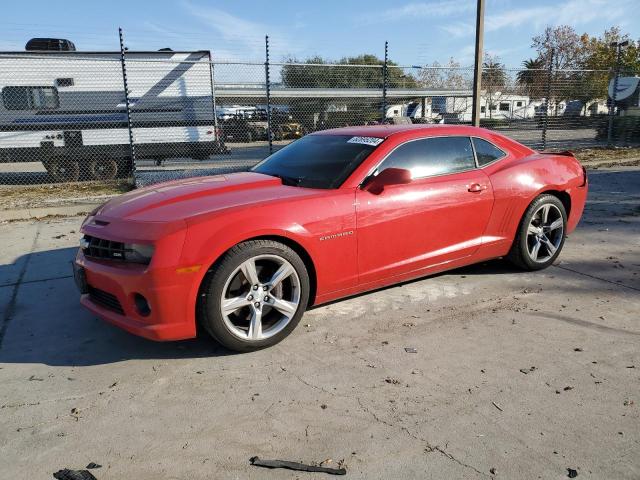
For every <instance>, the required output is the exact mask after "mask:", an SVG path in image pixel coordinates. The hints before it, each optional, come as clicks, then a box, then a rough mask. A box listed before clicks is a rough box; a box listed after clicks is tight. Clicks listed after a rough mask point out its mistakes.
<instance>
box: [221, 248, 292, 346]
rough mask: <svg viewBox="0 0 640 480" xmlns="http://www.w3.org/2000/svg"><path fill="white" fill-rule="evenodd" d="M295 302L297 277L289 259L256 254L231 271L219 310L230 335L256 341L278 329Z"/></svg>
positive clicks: (283, 323)
mask: <svg viewBox="0 0 640 480" xmlns="http://www.w3.org/2000/svg"><path fill="white" fill-rule="evenodd" d="M299 305H300V278H299V277H298V273H297V272H296V270H295V269H294V268H293V266H292V265H291V263H289V262H288V261H287V260H285V259H284V258H282V257H280V256H278V255H258V256H254V257H251V258H249V259H248V260H245V261H244V262H243V263H241V264H240V265H239V266H238V267H237V268H236V269H235V270H234V271H233V272H232V273H231V275H230V276H229V278H228V279H227V281H226V282H225V285H224V288H223V289H222V298H221V302H220V310H221V314H222V318H223V319H224V322H225V324H226V326H227V328H228V329H229V331H230V332H231V333H232V334H233V335H235V336H236V337H238V338H240V339H242V340H245V341H247V340H248V341H258V340H264V339H267V338H269V337H272V336H274V335H276V334H277V333H278V332H280V331H282V329H284V328H285V327H286V326H287V325H288V324H289V322H291V319H292V318H293V317H294V315H295V314H296V312H297V311H298V307H299Z"/></svg>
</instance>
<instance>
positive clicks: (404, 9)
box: [358, 0, 476, 24]
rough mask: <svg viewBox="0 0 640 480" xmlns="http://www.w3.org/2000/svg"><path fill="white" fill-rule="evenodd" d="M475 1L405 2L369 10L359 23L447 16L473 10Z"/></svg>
mask: <svg viewBox="0 0 640 480" xmlns="http://www.w3.org/2000/svg"><path fill="white" fill-rule="evenodd" d="M475 8H476V4H475V2H472V1H469V0H467V1H463V2H461V1H460V0H432V1H428V2H416V3H407V4H406V5H403V6H399V7H393V8H389V9H387V10H383V11H381V12H371V13H366V14H363V15H361V16H360V18H359V19H358V20H359V21H360V23H367V24H372V23H386V22H397V21H403V20H412V19H414V20H415V19H417V18H435V17H439V18H442V17H449V16H452V15H459V14H461V13H465V12H474V11H475Z"/></svg>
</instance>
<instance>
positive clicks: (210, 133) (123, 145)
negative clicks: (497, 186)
mask: <svg viewBox="0 0 640 480" xmlns="http://www.w3.org/2000/svg"><path fill="white" fill-rule="evenodd" d="M612 72H613V69H612V70H562V71H553V70H546V69H542V70H522V69H508V68H503V67H501V66H499V67H497V68H485V70H484V71H483V76H482V95H481V98H480V118H481V120H480V122H481V126H484V127H486V128H490V129H494V130H497V131H500V132H502V133H504V134H506V135H508V136H509V137H511V138H514V139H516V140H518V141H520V142H522V143H524V144H525V145H528V146H530V147H532V148H535V149H539V150H545V149H546V150H556V149H569V148H576V147H592V146H606V145H616V146H622V145H635V144H637V143H639V142H640V122H639V121H638V119H640V117H639V116H637V115H638V113H637V112H638V85H637V81H636V83H635V87H634V88H635V90H634V91H632V92H631V94H628V92H625V93H624V95H626V96H624V98H621V99H618V100H617V101H616V102H615V108H614V107H613V101H612V98H611V96H610V95H609V94H608V93H612V92H613V90H612V89H611V88H610V83H612V82H610V81H611V79H612V78H613V73H612ZM632 77H633V75H631V74H630V73H629V72H620V73H619V78H618V79H619V80H623V79H625V78H632ZM472 81H473V70H472V68H450V67H422V66H397V65H389V64H370V65H364V64H363V65H345V64H327V63H319V64H313V63H296V62H269V60H268V57H266V60H265V62H264V63H250V62H238V61H235V62H232V61H227V62H222V61H219V62H215V61H212V58H211V54H210V53H209V52H208V51H194V52H174V51H150V52H128V51H124V50H123V51H122V52H112V53H105V52H39V53H36V52H22V53H0V91H1V97H2V98H1V101H0V189H1V188H8V187H12V186H16V185H38V184H47V183H59V182H78V181H94V182H96V181H97V182H107V181H114V180H118V179H131V180H135V181H136V183H137V184H139V185H145V184H152V183H156V182H159V181H165V180H170V179H175V178H182V177H189V176H198V175H207V174H214V173H225V172H231V171H238V170H244V169H247V168H249V167H250V166H252V165H254V164H255V163H257V162H258V161H260V160H262V159H263V158H265V157H266V156H268V155H269V154H270V153H271V152H273V151H275V150H277V149H279V148H282V147H283V146H284V145H286V144H288V143H290V142H291V141H294V140H295V139H297V138H300V137H301V136H303V135H306V134H307V133H310V132H314V131H318V130H323V129H327V128H335V127H341V126H349V125H363V124H376V123H381V122H385V123H425V124H428V123H445V124H448V123H471V116H472V106H473V102H472V96H471V91H472ZM631 83H633V82H632V81H631ZM622 84H623V85H622V86H623V87H625V88H627V90H628V89H629V88H631V87H629V86H628V84H629V81H623V82H622ZM125 85H126V88H125ZM632 86H633V85H632ZM608 90H611V92H608ZM632 90H633V89H632Z"/></svg>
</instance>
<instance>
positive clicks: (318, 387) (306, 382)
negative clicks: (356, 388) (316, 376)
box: [291, 372, 348, 398]
mask: <svg viewBox="0 0 640 480" xmlns="http://www.w3.org/2000/svg"><path fill="white" fill-rule="evenodd" d="M291 376H292V377H294V378H295V379H296V380H298V381H299V382H300V383H302V384H303V385H306V386H307V387H310V388H313V389H315V390H320V391H321V392H324V393H326V394H327V395H331V396H332V397H338V396H343V397H344V395H337V394H336V393H335V392H332V391H330V390H326V389H325V388H323V387H320V386H318V385H314V384H313V383H310V382H308V381H306V380H305V379H303V378H302V377H301V376H299V375H296V374H295V373H293V372H291ZM346 398H348V397H346Z"/></svg>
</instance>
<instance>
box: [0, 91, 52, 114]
mask: <svg viewBox="0 0 640 480" xmlns="http://www.w3.org/2000/svg"><path fill="white" fill-rule="evenodd" d="M2 103H3V104H4V108H6V109H7V110H51V109H54V108H58V106H59V105H60V100H59V99H58V89H57V88H55V87H4V88H3V89H2Z"/></svg>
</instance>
